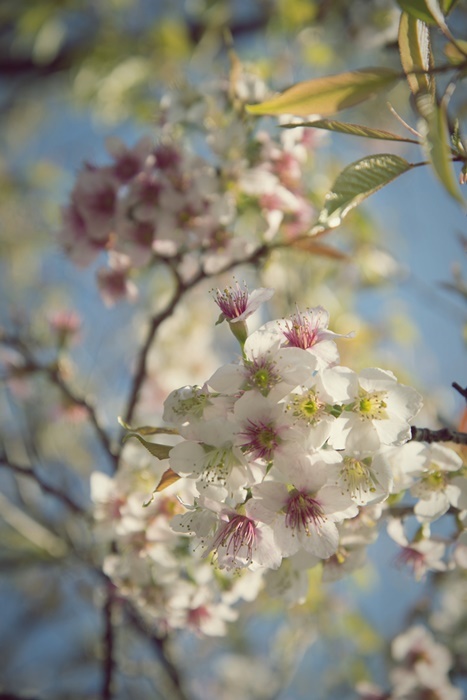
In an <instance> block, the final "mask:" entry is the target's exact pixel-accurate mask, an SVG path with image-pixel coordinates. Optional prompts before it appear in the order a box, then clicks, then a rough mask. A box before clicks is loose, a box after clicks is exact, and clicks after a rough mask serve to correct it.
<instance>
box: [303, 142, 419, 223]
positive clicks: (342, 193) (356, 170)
mask: <svg viewBox="0 0 467 700" xmlns="http://www.w3.org/2000/svg"><path fill="white" fill-rule="evenodd" d="M412 167H413V165H412V164H411V163H408V162H407V161H406V160H405V159H404V158H401V157H400V156H395V155H392V154H390V153H381V154H378V155H374V156H367V157H366V158H362V159H361V160H358V161H356V162H355V163H351V164H350V165H348V166H347V167H346V168H344V170H343V171H342V172H341V173H340V175H339V176H338V177H337V179H336V181H335V182H334V184H333V186H332V188H331V190H330V191H329V192H328V194H327V195H326V197H325V201H324V207H323V209H322V210H321V212H320V215H319V217H318V222H317V224H316V226H315V227H314V228H313V233H319V232H320V231H322V230H325V229H329V228H336V227H337V226H340V224H341V223H342V220H343V219H344V217H345V216H346V215H347V214H348V213H349V211H350V210H351V209H353V208H354V207H356V206H357V205H358V204H360V203H361V202H363V200H364V199H366V198H367V197H369V196H370V195H371V194H373V193H374V192H377V191H378V190H380V189H381V188H382V187H384V185H387V184H388V182H391V181H392V180H394V179H395V178H396V177H398V176H399V175H402V173H405V172H407V170H410V169H411V168H412Z"/></svg>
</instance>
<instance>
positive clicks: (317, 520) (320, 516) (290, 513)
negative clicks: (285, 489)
mask: <svg viewBox="0 0 467 700" xmlns="http://www.w3.org/2000/svg"><path fill="white" fill-rule="evenodd" d="M325 520H326V516H325V515H324V511H323V509H322V507H321V505H320V503H319V502H318V501H317V500H316V499H314V498H313V497H312V496H311V495H310V494H309V493H303V492H302V491H297V490H296V489H293V491H291V492H290V494H289V498H288V501H287V505H286V512H285V526H286V527H291V528H292V530H298V531H303V532H305V533H306V534H307V535H309V534H310V524H311V525H314V526H315V527H318V528H319V527H320V526H321V525H322V524H323V523H324V522H325Z"/></svg>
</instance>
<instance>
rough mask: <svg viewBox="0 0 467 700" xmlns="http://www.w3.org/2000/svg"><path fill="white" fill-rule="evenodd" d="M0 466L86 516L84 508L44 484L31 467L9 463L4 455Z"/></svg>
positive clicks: (49, 485) (66, 495)
mask: <svg viewBox="0 0 467 700" xmlns="http://www.w3.org/2000/svg"><path fill="white" fill-rule="evenodd" d="M0 466H4V467H7V468H8V469H10V470H11V471H12V472H14V473H15V474H21V476H26V477H27V478H28V479H33V480H34V481H35V482H36V484H37V485H38V486H39V487H40V488H41V490H42V491H44V492H45V493H48V494H50V495H51V496H54V497H55V498H58V500H60V501H61V502H62V503H63V504H64V505H66V506H67V508H69V509H70V510H72V511H73V512H74V513H77V514H79V515H86V510H85V508H83V507H82V506H80V505H78V504H77V503H75V501H73V500H72V499H71V498H70V496H68V494H66V493H63V492H62V491H60V489H57V488H56V487H55V486H52V485H51V484H48V483H46V482H45V481H44V480H43V479H42V477H40V476H39V474H38V473H37V472H36V471H35V470H34V469H33V468H32V467H25V466H22V465H20V464H15V463H14V462H11V461H10V460H9V459H8V458H7V456H6V455H5V454H0Z"/></svg>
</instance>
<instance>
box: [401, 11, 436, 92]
mask: <svg viewBox="0 0 467 700" xmlns="http://www.w3.org/2000/svg"><path fill="white" fill-rule="evenodd" d="M399 52H400V57H401V63H402V68H403V69H404V71H405V74H406V76H407V82H408V84H409V87H410V89H411V91H412V93H413V94H414V95H418V94H419V93H430V94H431V95H434V91H435V80H434V77H433V76H432V75H430V73H429V71H430V69H431V68H432V67H433V56H432V53H431V46H430V34H429V30H428V26H427V25H426V24H425V23H424V22H421V21H420V20H419V19H416V18H415V17H413V16H412V15H409V14H408V13H406V12H403V13H402V15H401V19H400V24H399Z"/></svg>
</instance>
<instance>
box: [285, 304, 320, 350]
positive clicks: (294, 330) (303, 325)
mask: <svg viewBox="0 0 467 700" xmlns="http://www.w3.org/2000/svg"><path fill="white" fill-rule="evenodd" d="M283 333H284V336H285V337H286V340H287V345H289V346H290V347H294V348H302V349H303V350H306V349H307V348H311V346H312V345H314V344H315V343H316V342H317V341H318V327H317V325H316V324H315V325H312V323H311V321H310V319H308V318H305V317H303V316H302V315H301V314H300V313H297V314H295V315H294V316H292V318H291V321H290V323H287V329H286V330H284V331H283Z"/></svg>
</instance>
